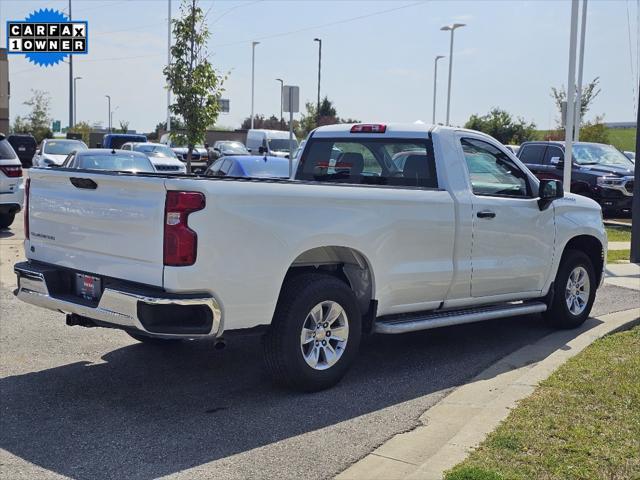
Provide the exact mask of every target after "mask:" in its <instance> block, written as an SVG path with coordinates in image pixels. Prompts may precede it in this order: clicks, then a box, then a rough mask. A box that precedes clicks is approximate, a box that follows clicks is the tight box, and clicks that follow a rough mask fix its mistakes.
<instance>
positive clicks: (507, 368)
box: [336, 308, 640, 480]
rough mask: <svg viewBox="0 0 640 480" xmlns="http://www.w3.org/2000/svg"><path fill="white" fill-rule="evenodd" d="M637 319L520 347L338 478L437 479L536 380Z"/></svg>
mask: <svg viewBox="0 0 640 480" xmlns="http://www.w3.org/2000/svg"><path fill="white" fill-rule="evenodd" d="M637 324H640V308H634V309H631V310H625V311H622V312H617V313H611V314H608V315H603V316H601V317H597V318H590V319H588V320H587V321H586V322H585V323H584V324H583V325H582V326H581V327H580V328H579V329H577V330H562V331H558V332H554V333H552V334H550V335H547V336H546V337H544V338H542V339H540V340H538V341H537V342H535V343H533V344H531V345H527V346H526V347H523V348H521V349H519V350H517V351H515V352H513V353H511V354H509V355H507V356H506V357H504V358H503V359H501V360H499V361H498V362H497V363H495V364H493V365H492V366H490V367H489V368H487V369H486V370H484V371H483V372H482V373H480V374H479V375H477V376H476V377H475V378H474V379H472V380H471V381H470V382H469V383H467V384H465V385H463V386H461V387H459V388H457V389H456V390H454V391H453V392H451V393H450V394H449V395H448V396H446V397H445V398H443V399H442V400H441V401H440V402H438V403H437V404H436V405H434V406H433V407H431V408H430V409H429V410H427V411H426V412H425V413H424V414H423V415H422V416H421V417H420V421H421V422H422V425H421V426H419V427H417V428H415V429H414V430H411V431H409V432H407V433H402V434H399V435H396V436H395V437H393V438H391V439H390V440H388V441H387V442H386V443H384V444H383V445H381V446H380V447H378V448H377V449H376V450H375V451H373V452H372V453H371V454H369V455H367V456H366V457H364V458H363V459H362V460H360V461H358V462H357V463H355V464H353V465H352V466H351V467H349V468H348V469H347V470H345V471H344V472H342V473H341V474H339V475H338V476H337V477H336V479H337V480H364V479H367V480H374V479H380V480H393V479H407V480H409V479H411V480H417V479H420V480H440V479H441V478H442V474H443V473H444V472H445V471H446V470H448V469H450V468H452V467H453V466H455V465H457V464H458V463H460V462H461V461H462V460H464V459H465V458H466V457H467V455H468V454H469V452H470V451H471V450H473V449H474V448H475V447H477V446H478V445H479V444H480V442H482V440H484V438H485V437H486V436H487V434H489V433H490V432H492V431H493V430H494V429H495V428H496V427H497V426H498V424H499V423H500V422H501V421H502V420H504V419H505V418H506V417H507V416H508V415H509V412H510V411H511V409H512V408H514V407H515V406H517V403H518V402H519V401H520V400H522V399H523V398H525V397H527V396H529V395H530V394H531V393H532V392H533V391H534V390H535V388H536V386H537V385H538V383H539V382H540V381H542V380H544V379H546V378H547V377H549V376H550V375H551V374H552V373H553V372H554V371H555V370H556V369H557V368H558V367H559V366H560V365H562V364H563V363H565V362H566V361H567V360H568V359H570V358H571V357H573V356H574V355H577V354H578V353H580V352H581V351H582V350H583V349H584V348H586V347H587V346H588V345H590V344H591V343H593V342H594V341H595V340H597V339H599V338H601V337H604V336H606V335H609V334H612V333H615V332H619V331H621V330H626V329H629V328H631V327H633V326H634V325H637Z"/></svg>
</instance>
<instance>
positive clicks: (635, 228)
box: [630, 85, 640, 263]
mask: <svg viewBox="0 0 640 480" xmlns="http://www.w3.org/2000/svg"><path fill="white" fill-rule="evenodd" d="M637 91H638V92H640V85H638V90H637ZM637 100H638V109H637V113H638V118H637V119H636V154H637V152H640V130H638V126H639V125H640V95H638V99H637ZM630 260H631V262H632V263H640V168H638V166H637V165H636V168H635V173H634V180H633V200H632V204H631V256H630Z"/></svg>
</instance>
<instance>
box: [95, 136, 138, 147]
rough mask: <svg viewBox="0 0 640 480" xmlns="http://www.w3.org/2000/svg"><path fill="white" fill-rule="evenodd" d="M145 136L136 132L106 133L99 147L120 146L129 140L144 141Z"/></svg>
mask: <svg viewBox="0 0 640 480" xmlns="http://www.w3.org/2000/svg"><path fill="white" fill-rule="evenodd" d="M146 141H147V136H146V135H141V134H137V133H107V134H105V136H104V137H102V145H100V147H101V148H115V149H118V148H121V147H122V145H124V144H125V143H129V142H142V143H144V142H146Z"/></svg>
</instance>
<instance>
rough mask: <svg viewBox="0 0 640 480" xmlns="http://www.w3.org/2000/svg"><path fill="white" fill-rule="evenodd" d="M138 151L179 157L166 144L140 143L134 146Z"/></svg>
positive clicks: (155, 155)
mask: <svg viewBox="0 0 640 480" xmlns="http://www.w3.org/2000/svg"><path fill="white" fill-rule="evenodd" d="M133 150H134V151H136V152H141V153H144V154H145V155H150V156H152V157H164V158H178V157H176V154H175V153H173V150H171V149H170V148H169V147H167V146H165V145H153V144H150V143H140V144H138V145H135V146H134V147H133Z"/></svg>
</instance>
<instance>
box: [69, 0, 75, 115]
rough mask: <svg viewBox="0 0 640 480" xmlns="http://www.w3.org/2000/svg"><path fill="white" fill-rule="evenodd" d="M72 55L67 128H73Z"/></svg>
mask: <svg viewBox="0 0 640 480" xmlns="http://www.w3.org/2000/svg"><path fill="white" fill-rule="evenodd" d="M69 21H71V0H69ZM73 87H74V85H73V55H71V54H69V128H73V120H74V118H73Z"/></svg>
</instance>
